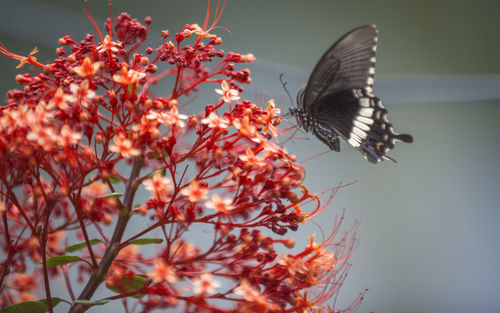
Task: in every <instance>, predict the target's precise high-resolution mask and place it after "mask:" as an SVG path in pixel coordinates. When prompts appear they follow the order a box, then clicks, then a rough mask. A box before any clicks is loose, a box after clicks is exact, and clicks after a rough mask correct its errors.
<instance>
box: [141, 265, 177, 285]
mask: <svg viewBox="0 0 500 313" xmlns="http://www.w3.org/2000/svg"><path fill="white" fill-rule="evenodd" d="M147 276H148V277H149V278H150V279H151V280H153V282H154V283H157V284H159V283H162V282H164V281H166V282H168V283H171V284H173V283H175V282H177V281H178V280H179V278H178V277H177V274H176V273H175V268H174V267H173V266H172V265H170V264H168V263H167V262H165V261H164V260H162V259H157V260H155V266H154V268H153V269H152V270H151V271H149V272H148V273H147Z"/></svg>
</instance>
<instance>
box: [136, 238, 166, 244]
mask: <svg viewBox="0 0 500 313" xmlns="http://www.w3.org/2000/svg"><path fill="white" fill-rule="evenodd" d="M162 242H163V239H161V238H142V239H134V240H132V241H131V242H129V243H128V244H129V245H150V244H158V243H162Z"/></svg>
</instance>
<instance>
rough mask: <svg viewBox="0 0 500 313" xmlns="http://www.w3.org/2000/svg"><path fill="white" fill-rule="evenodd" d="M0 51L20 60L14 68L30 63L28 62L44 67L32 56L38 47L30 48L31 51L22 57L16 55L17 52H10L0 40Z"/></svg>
mask: <svg viewBox="0 0 500 313" xmlns="http://www.w3.org/2000/svg"><path fill="white" fill-rule="evenodd" d="M0 53H2V54H4V55H6V56H8V57H10V58H13V59H16V60H19V61H20V64H19V65H18V66H16V68H21V67H23V66H24V65H25V64H26V63H30V64H33V65H36V66H38V67H41V68H44V67H45V65H43V64H41V63H40V62H38V61H37V60H36V57H35V56H34V55H35V54H36V53H38V49H37V48H36V47H35V48H34V49H33V50H31V52H30V53H29V54H28V56H27V57H23V56H22V55H18V54H14V53H12V52H10V51H9V50H7V48H5V46H4V45H3V44H2V43H1V42H0Z"/></svg>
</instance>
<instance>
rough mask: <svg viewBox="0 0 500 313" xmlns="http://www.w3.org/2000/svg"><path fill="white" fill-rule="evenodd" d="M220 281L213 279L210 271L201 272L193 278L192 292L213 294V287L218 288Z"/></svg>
mask: <svg viewBox="0 0 500 313" xmlns="http://www.w3.org/2000/svg"><path fill="white" fill-rule="evenodd" d="M220 286H221V283H220V282H219V281H218V280H215V279H213V277H212V275H211V274H210V273H203V274H201V276H200V277H196V278H194V279H193V292H194V293H195V294H197V295H199V294H213V293H215V289H217V288H219V287H220Z"/></svg>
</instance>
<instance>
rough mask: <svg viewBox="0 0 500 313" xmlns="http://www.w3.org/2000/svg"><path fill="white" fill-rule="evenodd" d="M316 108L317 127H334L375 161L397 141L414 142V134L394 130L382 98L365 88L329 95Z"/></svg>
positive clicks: (369, 159)
mask: <svg viewBox="0 0 500 313" xmlns="http://www.w3.org/2000/svg"><path fill="white" fill-rule="evenodd" d="M315 108H316V110H317V111H316V112H314V111H313V112H311V113H312V114H311V118H312V119H313V120H314V121H315V122H313V123H315V125H314V127H313V130H314V129H325V130H326V129H329V128H333V129H334V130H335V132H336V133H338V134H339V135H340V136H341V137H343V138H344V139H345V140H346V141H347V142H348V143H349V144H350V145H351V146H353V147H354V148H356V149H358V150H359V151H360V152H361V153H362V154H363V156H364V157H365V158H366V159H367V160H368V161H370V162H372V163H378V162H380V161H382V160H383V159H384V158H386V157H385V154H386V153H387V152H388V151H389V150H390V149H393V148H394V143H395V142H396V141H397V140H400V141H404V142H412V141H413V138H412V137H411V136H410V135H406V134H398V133H396V132H394V129H393V127H392V124H391V123H389V121H388V120H387V110H386V109H385V108H384V106H383V105H382V103H381V101H380V99H379V98H378V97H375V96H373V95H372V94H371V93H370V92H368V91H366V90H365V89H352V90H343V91H339V92H336V93H332V94H328V95H327V96H325V97H324V98H322V99H320V100H319V101H318V102H317V104H316V105H315ZM332 126H333V127H332ZM323 133H324V131H323ZM318 137H319V136H318ZM320 139H321V138H320ZM323 141H324V140H323Z"/></svg>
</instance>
